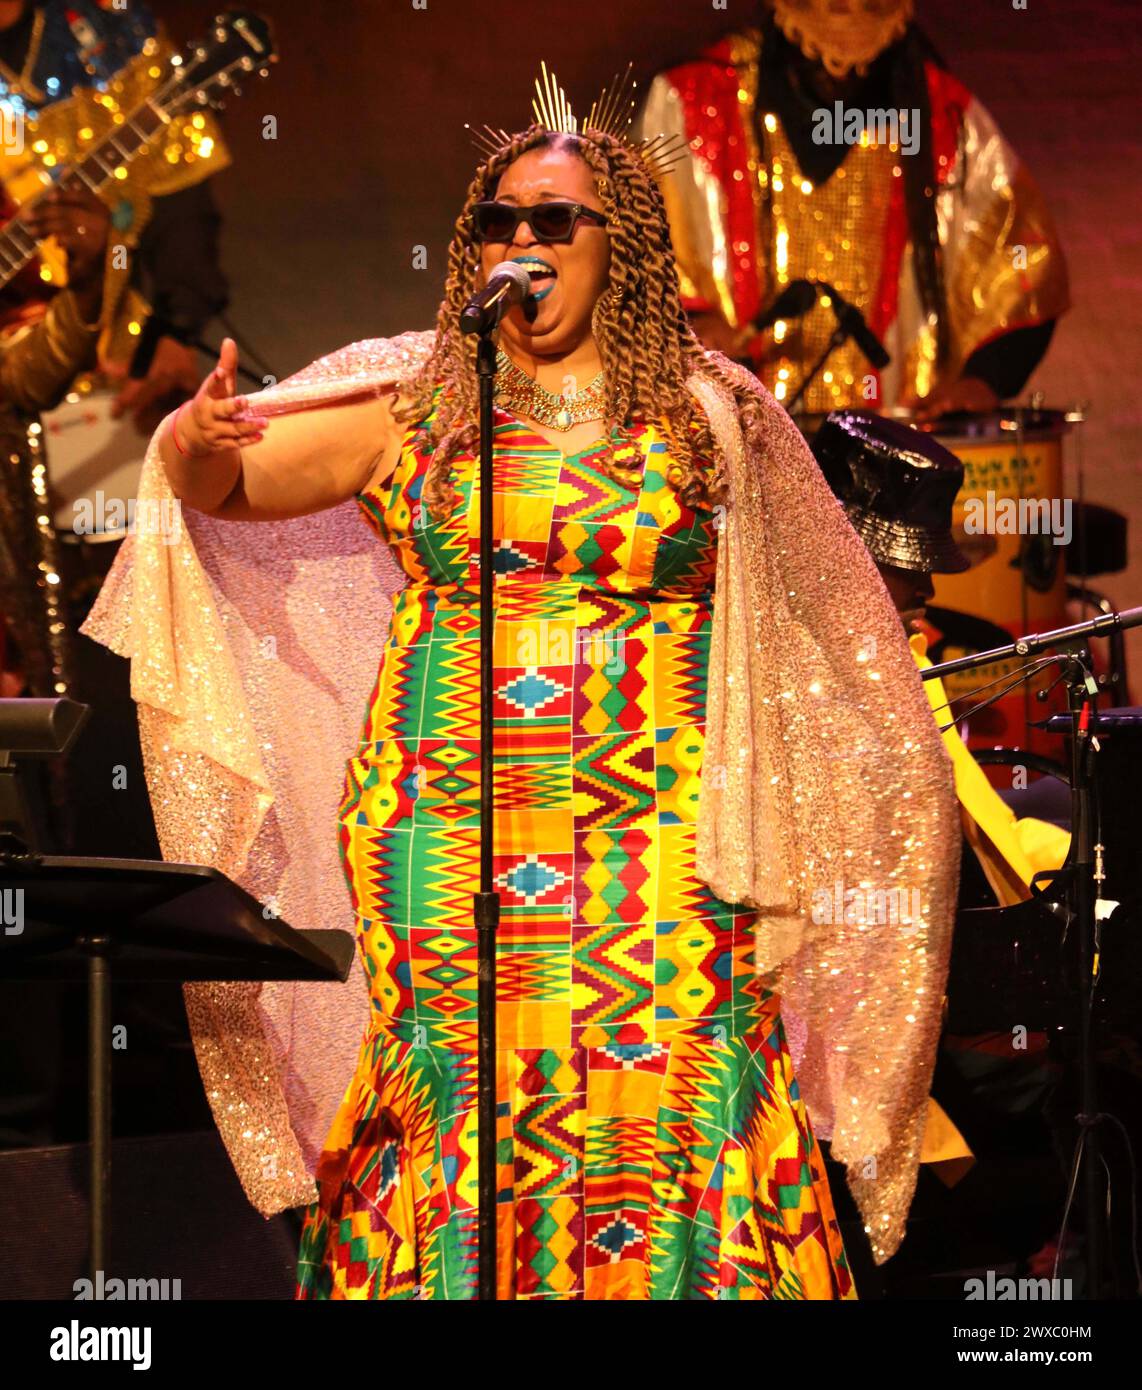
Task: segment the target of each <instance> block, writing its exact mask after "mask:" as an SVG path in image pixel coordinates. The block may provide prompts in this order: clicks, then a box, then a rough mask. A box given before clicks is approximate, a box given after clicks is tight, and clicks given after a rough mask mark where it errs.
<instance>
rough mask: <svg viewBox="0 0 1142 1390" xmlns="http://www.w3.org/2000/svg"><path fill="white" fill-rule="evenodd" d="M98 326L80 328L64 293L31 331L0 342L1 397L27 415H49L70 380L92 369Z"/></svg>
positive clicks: (79, 320)
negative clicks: (46, 411)
mask: <svg viewBox="0 0 1142 1390" xmlns="http://www.w3.org/2000/svg"><path fill="white" fill-rule="evenodd" d="M98 337H99V325H98V324H97V323H96V324H87V323H84V322H83V320H82V318H81V317H80V315H79V310H78V309H77V307H76V303H75V296H74V295H73V294H72V293H71V291H70V290H64V291H63V292H62V293H60V294H58V295H56V297H55V298H54V299H53V300H52V301H51V303H50V304H49V305H48V309H47V313H46V314H45V315H44V317H43V318H42V319H40V321H39V322H38V323H35V324H33V325H32V326H31V327H30V328H23V329H21V330H20V331H19V332H17V333H15V334H13V335H12V336H11V337H10V338H9V339H8V340H7V341H6V342H0V395H2V396H3V398H4V399H5V400H6V401H9V402H11V404H12V405H14V406H16V407H17V409H19V410H22V411H24V412H25V413H27V414H29V415H35V414H37V413H38V412H39V411H41V410H50V409H51V408H52V407H53V406H55V405H58V404H59V402H60V401H61V400H62V399H63V396H64V393H65V392H66V391H67V389H68V387H69V386H70V385H71V383H72V381H73V380H74V378H75V377H76V376H77V375H78V374H79V373H80V372H82V371H85V370H86V369H87V368H88V367H91V366H93V365H94V363H95V345H96V340H97V339H98Z"/></svg>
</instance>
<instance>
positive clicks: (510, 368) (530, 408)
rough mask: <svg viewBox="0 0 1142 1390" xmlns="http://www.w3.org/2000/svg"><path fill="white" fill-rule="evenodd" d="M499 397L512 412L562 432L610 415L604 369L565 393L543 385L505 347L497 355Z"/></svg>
mask: <svg viewBox="0 0 1142 1390" xmlns="http://www.w3.org/2000/svg"><path fill="white" fill-rule="evenodd" d="M496 399H497V400H498V401H499V403H500V404H501V406H503V407H505V408H506V409H508V410H510V411H511V413H512V414H513V415H521V416H524V417H525V418H526V419H528V420H534V421H535V423H536V424H537V425H544V426H545V427H546V428H547V429H551V430H559V431H560V432H561V433H565V432H566V431H567V430H569V429H571V428H572V426H574V425H582V424H585V423H586V422H587V421H588V420H605V419H606V418H607V391H606V379H605V377H604V376H603V373H602V372H600V373H599V375H598V376H597V377H596V378H595V379H594V381H592V382H590V383H589V384H588V385H586V386H584V387H583V389H582V390H581V391H570V392H568V393H567V394H566V395H564V394H562V393H559V392H555V391H548V390H547V389H546V388H545V387H543V386H540V384H539V382H538V381H535V380H534V379H533V378H532V377H529V376H528V374H527V373H526V372H525V371H522V370H521V369H520V368H519V367H517V366H516V364H515V363H514V362H513V361H512V360H511V358H510V357H509V356H508V355H507V353H506V352H504V351H503V349H502V348H501V349H500V351H499V352H497V354H496Z"/></svg>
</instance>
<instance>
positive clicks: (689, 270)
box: [642, 0, 1068, 417]
mask: <svg viewBox="0 0 1142 1390" xmlns="http://www.w3.org/2000/svg"><path fill="white" fill-rule="evenodd" d="M914 8H915V6H914V4H913V0H883V3H879V4H876V5H872V4H862V5H857V4H852V5H837V4H835V3H832V0H759V3H758V4H757V6H756V22H755V24H754V25H753V26H751V27H749V28H746V29H743V30H741V31H739V32H737V33H734V34H730V35H728V36H727V37H726V38H723V39H721V40H720V41H719V42H718V43H717V44H715V45H714V46H713V47H712V48H708V49H706V50H705V51H704V52H702V53H699V54H695V55H694V57H693V58H692V59H691V60H690V61H688V62H685V63H682V64H681V65H679V66H678V67H675V68H672V69H670V70H669V71H667V72H664V73H661V74H659V76H657V77H656V78H655V79H654V82H653V83H652V85H651V89H650V92H649V95H648V98H647V103H646V109H645V111H644V113H643V116H642V130H643V132H644V133H645V134H646V135H648V136H653V135H657V134H658V133H659V132H663V133H667V134H673V135H678V136H684V137H685V139H686V140H687V142H688V143H689V146H690V157H689V158H688V159H685V160H683V161H681V162H680V163H679V164H677V165H676V166H675V167H674V169H673V170H672V171H671V174H670V176H669V178H668V179H667V181H666V185H665V188H664V195H665V197H666V205H667V211H668V213H669V216H670V231H671V236H672V238H673V241H674V247H675V254H676V257H677V261H678V269H679V273H680V276H681V280H682V289H683V295H684V302H685V304H686V307H687V309H688V310H689V311H690V312H691V315H692V317H693V321H694V326H695V328H696V329H697V331H698V333H699V335H700V336H701V337H702V338H703V340H704V341H706V342H707V343H708V344H709V345H710V346H711V347H716V348H719V349H721V350H722V351H724V352H727V353H729V354H730V355H731V356H734V357H741V358H748V359H749V360H750V361H751V362H752V364H753V368H754V370H755V371H756V372H757V374H758V375H759V376H760V377H761V378H762V380H763V381H764V382H765V384H766V385H767V386H768V387H769V388H770V390H771V391H773V393H774V395H775V396H776V397H777V399H778V400H780V401H786V402H788V401H791V400H792V399H793V397H794V395H795V394H796V392H797V391H798V389H799V387H800V386H801V384H802V382H803V380H804V379H805V377H806V376H807V375H808V373H809V371H810V369H811V368H812V367H813V366H814V364H815V363H816V362H817V361H818V359H819V358H820V357H821V355H822V354H823V353H824V352H825V351H826V349H827V348H828V346H829V340H830V337H831V335H832V333H833V331H834V329H835V328H836V326H837V318H836V312H835V310H836V305H835V302H834V301H833V298H832V296H830V295H829V294H828V289H830V288H831V289H835V290H836V291H837V292H839V294H840V295H842V296H843V297H844V299H845V300H846V301H847V302H848V303H850V304H851V305H853V306H854V307H855V308H856V309H857V310H859V311H860V313H861V314H862V315H863V316H864V319H865V320H866V322H867V324H868V326H869V328H870V329H871V331H872V333H873V334H874V335H875V336H876V337H877V338H879V339H880V340H881V341H882V342H883V344H884V346H885V347H886V348H887V350H888V352H889V353H890V354H891V358H892V360H891V362H890V364H889V365H888V366H887V367H886V368H885V369H884V370H883V371H878V370H876V368H875V367H874V366H873V365H872V363H871V362H870V360H869V358H868V356H867V354H866V353H865V352H864V350H863V349H862V347H861V345H860V344H859V343H858V342H857V341H856V340H854V339H850V340H849V341H848V342H847V343H845V344H844V345H842V346H840V347H837V348H835V349H834V350H833V351H832V352H831V353H830V355H829V357H828V360H827V361H826V362H825V364H824V366H823V368H822V369H821V370H820V371H819V372H818V373H817V375H816V376H815V377H814V379H813V381H812V384H811V385H810V386H809V388H808V391H807V393H806V395H805V396H804V398H803V401H802V408H803V409H805V410H807V411H809V412H810V413H811V414H823V413H824V412H826V411H829V410H838V409H845V408H850V407H851V408H855V409H863V410H878V411H879V410H884V409H887V408H889V407H892V406H896V405H914V406H916V407H917V414H918V415H922V416H925V417H935V416H937V415H939V414H941V413H944V412H946V411H953V410H956V411H962V410H967V411H986V410H990V409H993V408H994V407H995V406H996V405H998V403H999V402H1000V401H1001V400H1005V399H1010V398H1011V397H1013V396H1015V395H1017V394H1018V393H1019V392H1020V391H1021V390H1022V389H1023V386H1024V383H1025V382H1026V381H1027V379H1028V377H1029V376H1030V374H1031V372H1032V371H1033V369H1034V368H1035V366H1036V364H1037V363H1038V362H1039V360H1040V358H1041V357H1042V356H1043V354H1044V352H1045V351H1046V349H1047V345H1048V343H1049V341H1050V338H1051V333H1052V330H1053V328H1054V323H1055V321H1056V319H1057V318H1058V317H1059V315H1060V314H1061V313H1062V312H1063V311H1064V310H1065V309H1066V308H1067V304H1068V289H1067V274H1066V267H1065V264H1064V261H1063V256H1062V252H1061V249H1060V246H1059V241H1058V238H1057V236H1056V234H1055V230H1054V227H1053V225H1052V222H1051V218H1050V214H1049V212H1048V210H1047V207H1046V204H1045V202H1044V200H1043V198H1042V196H1041V194H1040V192H1039V190H1038V188H1037V187H1036V185H1035V182H1034V180H1033V179H1032V177H1031V175H1030V173H1029V171H1028V170H1027V168H1026V167H1025V166H1024V165H1023V164H1022V163H1021V161H1020V160H1019V158H1018V156H1017V155H1016V153H1015V151H1014V150H1013V149H1012V147H1011V146H1010V145H1009V144H1008V142H1007V141H1006V140H1005V139H1004V137H1003V134H1002V132H1001V131H1000V130H999V128H998V127H997V125H996V123H995V120H994V119H993V117H992V116H991V114H990V113H989V112H988V111H987V110H986V109H985V108H984V106H983V105H982V104H981V103H980V102H979V101H978V100H976V98H975V96H974V95H973V94H972V93H971V92H970V91H969V90H968V89H967V88H966V87H965V86H964V85H963V83H962V82H960V81H959V80H958V78H956V77H955V76H954V75H953V74H952V73H950V72H949V71H948V70H947V68H946V67H945V65H944V63H943V62H942V60H941V59H940V58H939V57H938V55H937V54H936V53H935V51H934V49H933V47H932V45H931V43H930V42H929V41H928V39H927V37H926V35H925V34H924V32H923V31H922V30H921V29H920V28H919V26H918V25H917V24H916V23H915V22H914V19H913V11H914ZM798 280H807V281H810V282H813V283H814V284H815V285H817V286H818V288H819V290H820V293H819V294H818V295H817V297H816V300H815V302H814V301H813V300H812V298H810V303H809V307H808V309H807V311H804V312H801V313H800V314H799V315H798V316H793V315H794V314H796V313H797V311H792V312H791V311H789V310H787V317H785V318H779V319H778V320H777V322H775V323H773V324H771V325H770V326H769V327H768V328H766V329H765V330H764V331H763V332H758V331H756V330H755V329H753V328H752V327H751V325H752V324H753V323H754V321H755V320H756V319H757V318H758V316H759V315H760V314H761V313H762V312H763V311H765V310H767V309H769V308H770V306H772V305H773V304H774V302H775V301H776V299H777V297H778V295H779V294H780V293H781V291H782V290H783V289H784V288H786V287H787V286H789V285H790V284H791V283H793V282H794V281H798Z"/></svg>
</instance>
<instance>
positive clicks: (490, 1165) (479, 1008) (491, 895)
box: [473, 326, 500, 1303]
mask: <svg viewBox="0 0 1142 1390" xmlns="http://www.w3.org/2000/svg"><path fill="white" fill-rule="evenodd" d="M493 332H494V326H489V327H487V328H485V329H484V330H483V331H482V332H481V333H480V335H479V339H478V342H477V346H476V376H477V378H478V384H479V393H480V470H479V478H480V549H479V555H480V888H479V891H478V892H477V893H476V894H475V897H474V898H473V916H474V919H475V923H476V960H477V990H476V1017H477V1046H476V1116H477V1150H476V1153H477V1172H478V1192H479V1217H478V1223H477V1227H478V1234H479V1263H478V1269H479V1292H478V1297H479V1300H480V1302H482V1303H488V1302H493V1301H494V1300H495V1297H496V931H497V928H498V927H499V921H500V895H499V893H497V892H496V890H495V879H494V875H493V869H492V807H493V796H492V790H493V788H492V778H493V763H492V696H493V679H492V678H493V666H492V658H493V644H494V639H495V617H494V614H493V608H492V605H493V603H494V602H495V585H496V576H495V571H494V559H495V547H494V538H493V536H492V528H493V525H494V513H493V506H492V504H493V500H494V498H493V492H492V485H493V481H494V480H493V472H492V443H493V429H494V423H495V422H494V416H493V410H494V402H495V387H496V344H495V340H494V338H493V336H492V335H493Z"/></svg>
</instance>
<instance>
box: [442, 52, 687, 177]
mask: <svg viewBox="0 0 1142 1390" xmlns="http://www.w3.org/2000/svg"><path fill="white" fill-rule="evenodd" d="M539 72H540V75H539V77H537V78H536V79H535V96H534V98H533V99H532V103H531V110H532V114H533V116H534V118H535V119H534V122H533V124H535V125H539V126H541V127H542V128H543V129H544V130H547V131H550V132H551V134H553V135H579V134H583V133H585V132H587V131H600V132H602V133H603V134H605V135H611V136H613V137H614V138H615V139H616V140H621V141H622V142H623V143H624V144H625V145H627V146H628V148H630V149H632V150H633V151H634V152H635V153H636V154H638V155H640V156H641V157H642V160H643V162H644V163H645V164H646V166H647V168H648V169H649V170H650V173H651V174H652V175H653V177H654V178H656V179H661V178H662V177H663V176H664V175H665V174H667V173H669V171H670V169H671V168H672V167H673V166H674V165H675V164H677V163H678V161H679V160H680V159H682V157H683V156H684V155H685V154H686V151H687V149H688V144H687V141H686V139H685V137H684V136H680V135H651V136H646V137H644V138H643V139H641V140H636V139H634V138H633V135H632V132H631V129H630V127H631V122H632V121H633V120H634V113H635V90H636V88H637V87H638V83H637V82H635V81H634V79H633V78H632V76H631V72H632V68H631V66H630V65H629V64H628V66H627V70H626V72H625V73H622V74H621V75H617V76H615V77H614V78H612V80H611V81H610V82H609V83H608V84H607V85H606V86H605V87H604V88H603V90H602V91H601V92H600V93H599V95H598V97H596V99H595V100H594V102H592V104H591V109H590V111H589V112H588V114H587V119H586V120H585V121H584V122H583V123H582V124H581V125H580V123H579V120H578V118H577V117H576V115H575V113H574V112H573V111H572V109H571V103H570V102H569V101H568V100H567V93H566V92H565V91H564V90H563V88H562V87H561V86H560V84H559V82H558V81H557V80H556V78H555V75H554V74H553V73H551V72H549V71H548V68H547V64H546V63H541V64H540V67H539ZM465 129H467V130H470V131H471V132H472V143H473V144H474V145H475V146H476V149H477V150H478V151H479V152H480V154H482V155H483V156H484V158H485V159H488V158H490V157H491V156H492V155H493V154H495V153H496V152H497V150H500V149H502V148H503V147H504V146H505V145H507V144H510V143H511V139H512V137H511V135H510V134H509V133H508V131H506V130H503V129H496V128H494V127H492V126H490V125H485V126H482V127H481V128H480V129H479V130H473V129H472V127H471V126H466V127H465Z"/></svg>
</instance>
